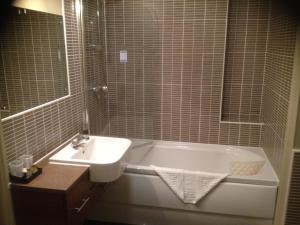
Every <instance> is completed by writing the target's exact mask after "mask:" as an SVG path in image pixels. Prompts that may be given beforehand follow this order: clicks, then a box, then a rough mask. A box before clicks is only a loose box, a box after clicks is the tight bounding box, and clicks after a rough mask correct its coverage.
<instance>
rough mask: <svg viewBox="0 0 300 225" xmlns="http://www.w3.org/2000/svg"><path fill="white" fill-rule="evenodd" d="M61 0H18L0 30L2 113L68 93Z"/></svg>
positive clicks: (9, 114) (10, 113)
mask: <svg viewBox="0 0 300 225" xmlns="http://www.w3.org/2000/svg"><path fill="white" fill-rule="evenodd" d="M64 33H65V31H64V17H63V2H62V0H51V1H49V0H18V1H15V2H14V4H13V6H12V9H11V12H10V13H9V15H8V17H7V18H6V20H5V23H4V24H3V26H1V30H0V54H1V58H0V113H1V118H11V117H12V116H15V115H20V114H21V113H24V112H27V111H29V110H31V109H33V108H35V107H38V106H41V105H44V104H47V103H49V102H52V101H54V100H57V99H60V98H63V97H65V96H68V95H69V82H68V69H67V58H66V45H65V37H64V36H65V35H64Z"/></svg>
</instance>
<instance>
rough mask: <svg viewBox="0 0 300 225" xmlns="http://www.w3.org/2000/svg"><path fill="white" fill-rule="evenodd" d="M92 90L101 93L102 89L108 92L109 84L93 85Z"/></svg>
mask: <svg viewBox="0 0 300 225" xmlns="http://www.w3.org/2000/svg"><path fill="white" fill-rule="evenodd" d="M92 91H93V92H95V93H99V92H100V91H102V92H104V93H107V92H108V87H107V85H99V86H96V87H93V88H92Z"/></svg>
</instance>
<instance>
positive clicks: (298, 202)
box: [285, 152, 300, 225]
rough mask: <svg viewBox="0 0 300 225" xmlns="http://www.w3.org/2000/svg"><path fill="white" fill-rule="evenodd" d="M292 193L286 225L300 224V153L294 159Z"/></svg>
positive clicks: (295, 154) (289, 199)
mask: <svg viewBox="0 0 300 225" xmlns="http://www.w3.org/2000/svg"><path fill="white" fill-rule="evenodd" d="M293 159H294V160H293V166H292V175H291V182H290V192H289V198H288V205H287V212H286V219H285V225H294V224H297V223H298V224H299V220H300V196H299V189H300V181H299V178H300V153H299V152H295V153H294V158H293Z"/></svg>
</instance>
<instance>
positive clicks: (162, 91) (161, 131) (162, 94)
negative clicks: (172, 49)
mask: <svg viewBox="0 0 300 225" xmlns="http://www.w3.org/2000/svg"><path fill="white" fill-rule="evenodd" d="M162 4H163V5H162V7H163V9H162V11H163V23H162V38H161V57H162V59H161V60H162V64H161V84H162V85H161V100H160V111H161V112H163V103H164V32H165V30H164V29H165V20H164V18H165V12H164V11H165V1H164V0H162ZM163 122H164V117H163V114H162V115H161V117H160V139H163V131H164V129H163Z"/></svg>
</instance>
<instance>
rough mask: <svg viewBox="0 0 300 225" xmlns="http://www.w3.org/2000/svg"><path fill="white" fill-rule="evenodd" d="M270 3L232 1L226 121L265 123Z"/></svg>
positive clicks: (228, 44) (227, 60) (255, 0)
mask: <svg viewBox="0 0 300 225" xmlns="http://www.w3.org/2000/svg"><path fill="white" fill-rule="evenodd" d="M269 8H270V2H269V1H266V0H243V1H241V0H231V1H230V3H229V16H228V30H227V42H226V57H225V72H224V89H223V104H222V120H224V121H236V122H239V121H240V122H250V123H251V122H252V123H253V122H254V123H259V122H262V118H261V111H262V95H263V80H264V68H265V55H266V46H267V34H268V21H269V11H270V10H269Z"/></svg>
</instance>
